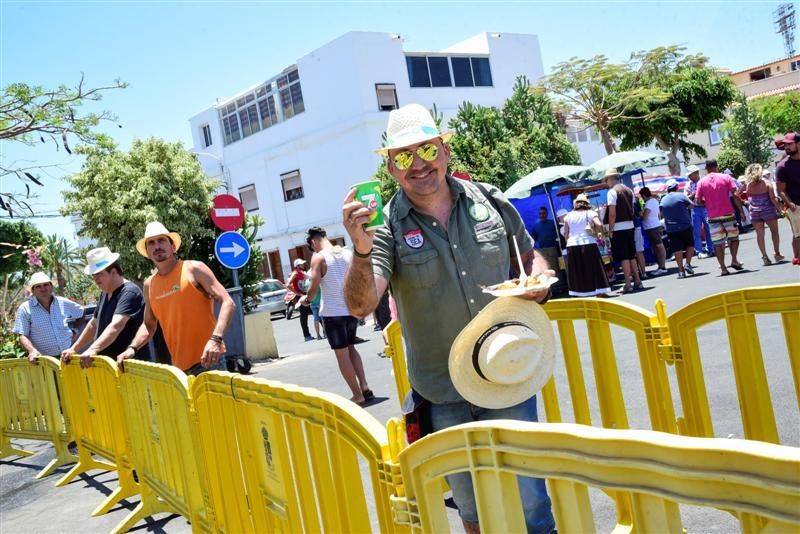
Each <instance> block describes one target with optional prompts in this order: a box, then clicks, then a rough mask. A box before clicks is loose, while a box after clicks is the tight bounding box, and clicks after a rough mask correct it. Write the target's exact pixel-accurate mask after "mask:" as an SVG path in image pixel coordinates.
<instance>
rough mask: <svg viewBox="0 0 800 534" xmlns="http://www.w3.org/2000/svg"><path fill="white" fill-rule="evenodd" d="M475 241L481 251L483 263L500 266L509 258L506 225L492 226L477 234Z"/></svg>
mask: <svg viewBox="0 0 800 534" xmlns="http://www.w3.org/2000/svg"><path fill="white" fill-rule="evenodd" d="M475 241H476V244H477V246H478V249H479V250H480V254H481V262H483V263H488V264H491V265H498V264H500V263H503V262H505V261H506V260H507V259H508V258H509V252H508V240H507V239H506V228H505V226H504V225H502V224H501V225H500V226H492V227H490V228H487V229H486V230H481V231H479V232H475Z"/></svg>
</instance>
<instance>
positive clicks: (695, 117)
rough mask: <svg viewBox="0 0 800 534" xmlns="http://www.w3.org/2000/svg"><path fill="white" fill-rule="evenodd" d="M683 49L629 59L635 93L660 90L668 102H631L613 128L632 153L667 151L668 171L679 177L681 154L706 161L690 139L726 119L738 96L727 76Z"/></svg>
mask: <svg viewBox="0 0 800 534" xmlns="http://www.w3.org/2000/svg"><path fill="white" fill-rule="evenodd" d="M684 50H685V48H684V47H678V46H670V47H658V48H654V49H653V50H649V51H644V52H635V53H634V54H632V55H631V62H630V64H631V70H630V73H629V74H628V75H627V81H626V82H625V83H626V84H627V85H628V86H630V87H631V88H650V89H657V90H658V91H661V92H662V93H665V94H667V95H668V97H667V98H666V99H665V100H659V101H647V100H642V99H633V100H630V101H628V102H627V104H626V105H625V107H624V115H626V117H621V118H618V119H617V120H615V121H613V122H611V123H610V125H609V131H610V132H611V133H612V134H613V135H615V136H619V137H620V138H621V139H622V142H621V144H620V147H621V148H622V149H624V150H633V149H635V148H637V147H641V146H646V145H649V144H651V143H653V142H655V143H656V145H657V146H658V147H659V148H660V149H662V150H664V151H666V152H667V153H668V154H667V155H668V157H669V169H670V172H672V173H673V174H680V161H679V160H678V152H681V153H682V154H683V155H684V159H686V160H688V159H689V158H690V155H691V154H695V155H697V156H698V157H705V155H706V151H705V149H704V148H703V147H702V146H701V145H698V144H697V143H693V142H691V141H689V139H688V135H689V134H692V133H696V132H703V131H706V130H708V129H709V128H710V127H711V125H712V124H713V123H714V122H716V121H720V120H723V119H724V118H725V110H726V109H727V108H728V106H729V105H730V104H731V103H732V102H733V101H734V99H735V98H736V97H737V95H738V91H737V89H736V87H735V86H734V84H733V82H732V81H731V79H730V78H729V77H728V76H719V75H717V73H716V72H715V71H714V70H713V69H712V68H710V67H707V66H706V64H707V58H706V57H705V56H703V55H700V54H698V55H686V54H684Z"/></svg>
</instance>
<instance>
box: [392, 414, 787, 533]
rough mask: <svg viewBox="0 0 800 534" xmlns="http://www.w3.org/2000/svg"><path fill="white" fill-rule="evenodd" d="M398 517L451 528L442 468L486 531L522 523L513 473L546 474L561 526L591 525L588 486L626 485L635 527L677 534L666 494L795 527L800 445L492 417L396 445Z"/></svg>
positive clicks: (749, 528) (579, 528)
mask: <svg viewBox="0 0 800 534" xmlns="http://www.w3.org/2000/svg"><path fill="white" fill-rule="evenodd" d="M400 467H401V470H402V473H403V481H404V483H405V488H404V490H405V497H400V496H398V497H395V498H394V499H393V507H394V509H395V517H397V518H398V519H400V518H402V519H403V520H404V521H405V522H406V523H407V524H409V525H410V526H411V527H412V528H413V530H414V531H417V532H436V533H439V532H449V530H450V527H449V522H448V517H447V513H446V511H445V507H444V503H443V499H442V492H441V485H440V484H437V483H433V481H435V480H436V479H438V478H441V477H443V476H444V475H448V474H452V473H456V472H469V473H470V474H471V475H472V481H473V482H472V483H473V487H474V488H475V497H476V504H477V507H478V515H479V517H480V523H481V530H482V531H483V532H524V531H525V521H524V516H523V511H522V504H521V500H520V496H519V490H518V487H517V484H516V477H517V476H518V475H523V476H530V477H540V478H546V479H547V480H548V486H549V493H550V497H551V498H552V501H553V511H554V514H555V518H556V523H557V527H558V530H559V532H594V531H595V523H594V518H593V515H592V509H591V504H590V501H589V496H588V492H587V490H586V485H590V486H594V487H600V488H603V489H605V490H606V491H608V490H611V491H622V492H629V494H630V496H631V513H632V515H633V523H634V524H635V525H636V529H637V531H639V532H659V533H662V532H663V533H668V532H672V533H676V534H678V533H682V532H683V527H682V524H681V517H680V514H679V513H678V508H677V507H676V506H674V505H673V504H672V501H679V502H682V503H687V504H692V505H698V506H706V507H717V508H725V509H730V510H734V511H737V512H739V513H741V514H742V516H744V517H746V518H748V519H747V521H743V522H742V523H741V526H742V530H743V531H745V532H797V531H798V529H800V487H798V483H797V481H798V479H800V449H797V448H793V447H785V446H780V445H773V444H769V443H754V442H752V441H745V440H725V439H709V438H693V437H684V436H676V435H669V434H665V433H661V432H652V431H638V430H610V429H601V428H592V427H588V426H583V425H571V424H551V423H539V424H534V423H519V422H509V421H493V422H482V423H470V424H467V425H461V426H458V427H453V428H451V429H447V430H443V431H441V432H437V433H435V434H433V435H431V436H428V437H426V438H423V439H421V440H419V441H417V442H416V443H414V444H413V445H411V446H410V447H408V448H407V449H405V450H404V451H403V452H401V453H400Z"/></svg>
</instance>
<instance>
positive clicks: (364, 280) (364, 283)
mask: <svg viewBox="0 0 800 534" xmlns="http://www.w3.org/2000/svg"><path fill="white" fill-rule="evenodd" d="M451 135H452V134H451V133H449V132H440V131H439V129H438V127H437V126H436V123H435V122H434V120H433V117H431V114H430V113H429V112H428V110H427V109H425V108H424V107H422V106H420V105H417V104H410V105H407V106H404V107H402V108H400V109H397V110H394V111H392V112H391V113H390V114H389V124H388V126H387V128H386V145H385V146H384V147H383V148H381V149H380V150H378V153H379V154H382V155H384V156H386V157H387V164H386V165H387V169H388V171H389V172H390V173H391V175H392V176H393V177H394V178H395V179H396V180H397V181H398V183H399V185H400V189H399V191H398V192H397V194H396V195H395V196H394V197H393V198H392V199H391V200H390V201H389V202H388V203H387V204H386V206H385V207H384V210H383V212H384V220H385V223H384V226H382V227H379V228H378V229H377V230H376V231H375V232H367V231H366V230H365V229H364V227H363V226H364V224H365V223H367V222H368V221H369V219H370V217H369V216H370V214H371V211H370V209H369V208H367V207H366V206H364V204H362V203H361V202H358V201H355V200H354V198H355V193H356V190H355V189H352V190H351V191H350V192H349V193H348V195H347V197H346V198H345V200H344V206H343V210H342V215H343V222H344V226H345V228H346V229H347V232H348V234H349V235H350V238H351V240H352V242H353V256H354V257H353V263H352V264H351V266H350V269H349V270H348V273H347V278H346V280H345V297H346V301H347V306H348V308H349V310H350V312H351V313H352V314H353V315H356V316H359V317H364V316H366V315H369V314H370V313H372V311H373V310H374V309H375V307H376V306H377V304H378V299H379V297H380V296H381V295H383V293H384V292H385V291H386V289H387V287H388V285H389V282H390V281H391V290H392V295H393V297H394V299H395V301H396V304H397V310H398V315H399V318H400V322H401V323H402V325H403V338H404V340H405V342H406V348H407V351H406V358H407V360H408V377H409V381H410V382H411V386H412V388H413V390H414V391H415V392H416V394H418V395H419V396H421V397H422V398H424V399H426V400H427V401H429V402H430V418H429V419H430V423H431V427H432V429H433V430H434V431H436V430H440V429H442V428H447V427H450V426H454V425H457V424H460V423H466V422H470V421H478V420H489V419H517V420H525V421H535V420H536V418H537V414H536V398H535V397H534V396H530V397H528V398H525V399H524V400H521V401H520V402H518V403H517V404H516V405H514V406H507V407H504V408H502V409H490V408H489V407H485V406H478V405H475V404H472V403H470V402H469V399H465V398H464V397H463V396H462V395H461V394H460V393H459V391H458V390H457V389H456V387H455V385H454V383H453V380H452V379H451V374H450V370H449V368H448V357H449V354H450V348H451V345H452V344H453V341H454V340H455V339H456V337H457V336H458V335H459V333H460V332H461V331H462V329H463V328H464V327H465V326H466V325H467V323H469V322H470V321H471V320H472V319H473V318H474V317H475V316H477V315H478V313H479V312H480V311H481V310H482V309H483V308H484V307H485V306H486V305H487V304H489V303H490V302H491V301H492V300H493V297H492V296H490V295H488V294H486V293H483V291H482V290H481V286H488V285H491V284H496V283H498V282H502V281H504V280H506V279H508V275H509V272H511V271H512V269H515V268H516V267H517V261H511V258H512V251H513V250H514V245H513V241H512V238H514V237H515V238H516V240H517V242H518V244H519V251H520V254H521V257H522V262H523V266H524V268H525V270H526V272H527V273H531V272H533V273H540V272H544V271H547V270H548V267H547V263H546V262H545V261H544V259H543V258H542V257H541V256H540V255H539V254H538V253H536V252H535V251H534V248H533V243H532V242H531V238H530V236H529V235H528V233H527V232H526V230H525V226H524V225H523V223H522V219H521V218H520V216H519V213H517V211H516V209H514V207H513V206H512V205H511V203H510V202H508V200H506V199H505V197H504V196H503V195H502V193H501V192H500V191H499V190H497V189H496V188H494V187H489V186H486V185H485V184H478V183H476V182H470V181H465V180H457V179H453V178H452V177H451V176H450V175H449V174H448V172H447V164H448V162H449V160H450V147H449V146H448V144H447V141H448V140H449V139H450V137H451ZM373 234H374V235H373ZM548 272H549V273H550V274H552V271H548ZM548 295H549V291H547V290H544V291H541V292H538V293H535V294H533V295H529V298H531V299H534V300H538V301H544V300H546V298H547V297H548ZM526 304H528V305H529V306H532V305H531V304H530V303H526ZM531 395H533V393H531ZM448 483H449V484H450V487H451V488H452V490H453V498H454V500H455V502H456V504H457V505H458V508H459V513H460V515H461V519H462V521H463V522H464V527H465V529H466V530H467V531H468V532H476V531H478V523H477V521H478V515H477V509H476V506H475V497H474V495H473V492H472V485H471V483H470V479H469V475H468V474H460V475H454V476H450V477H448ZM520 490H521V494H522V500H523V507H524V509H525V514H526V521H527V523H528V528H529V530H531V531H535V532H551V531H552V530H553V528H554V522H553V516H552V513H551V510H550V499H549V497H548V496H547V490H546V488H545V485H544V481H543V480H538V479H531V478H521V479H520Z"/></svg>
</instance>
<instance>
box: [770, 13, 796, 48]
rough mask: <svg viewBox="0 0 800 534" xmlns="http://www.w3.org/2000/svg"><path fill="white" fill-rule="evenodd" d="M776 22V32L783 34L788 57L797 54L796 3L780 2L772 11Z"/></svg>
mask: <svg viewBox="0 0 800 534" xmlns="http://www.w3.org/2000/svg"><path fill="white" fill-rule="evenodd" d="M772 14H773V16H774V22H775V33H779V34H781V35H782V36H783V47H784V49H785V50H786V57H792V56H793V55H794V54H795V49H794V29H795V28H796V27H797V23H796V22H795V18H794V4H792V3H786V4H779V5H778V8H777V9H776V10H775V11H774V12H773V13H772Z"/></svg>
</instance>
